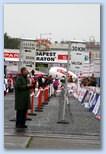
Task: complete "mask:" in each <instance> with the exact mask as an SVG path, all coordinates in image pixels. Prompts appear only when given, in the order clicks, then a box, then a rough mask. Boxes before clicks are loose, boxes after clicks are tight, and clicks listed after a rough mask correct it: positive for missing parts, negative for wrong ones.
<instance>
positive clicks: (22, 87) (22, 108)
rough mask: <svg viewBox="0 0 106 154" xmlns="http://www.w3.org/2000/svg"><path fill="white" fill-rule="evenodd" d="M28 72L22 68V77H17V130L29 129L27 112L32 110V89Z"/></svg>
mask: <svg viewBox="0 0 106 154" xmlns="http://www.w3.org/2000/svg"><path fill="white" fill-rule="evenodd" d="M27 75H28V70H27V69H26V68H25V67H22V68H21V75H20V76H19V77H17V79H16V84H15V110H16V128H27V126H26V125H25V122H26V114H27V110H28V109H29V108H30V88H32V86H31V84H30V82H29V80H28V77H27Z"/></svg>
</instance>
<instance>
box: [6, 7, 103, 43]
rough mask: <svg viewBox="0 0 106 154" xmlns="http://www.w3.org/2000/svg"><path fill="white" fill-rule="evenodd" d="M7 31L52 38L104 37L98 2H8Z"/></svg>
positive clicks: (14, 35) (79, 38)
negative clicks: (101, 29) (101, 35)
mask: <svg viewBox="0 0 106 154" xmlns="http://www.w3.org/2000/svg"><path fill="white" fill-rule="evenodd" d="M4 32H7V33H8V35H10V36H12V37H20V38H30V39H36V38H39V37H41V38H49V39H51V40H52V41H54V40H57V41H62V40H72V39H77V40H89V37H90V38H92V36H94V37H95V39H96V41H100V6H99V5H97V4H89V5H87V4H85V5H82V4H6V5H5V6H4Z"/></svg>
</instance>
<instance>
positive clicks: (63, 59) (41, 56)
mask: <svg viewBox="0 0 106 154" xmlns="http://www.w3.org/2000/svg"><path fill="white" fill-rule="evenodd" d="M67 59H68V51H36V62H39V63H67Z"/></svg>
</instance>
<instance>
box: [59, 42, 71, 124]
mask: <svg viewBox="0 0 106 154" xmlns="http://www.w3.org/2000/svg"><path fill="white" fill-rule="evenodd" d="M70 51H71V43H69V49H68V59H67V68H66V70H67V71H66V79H65V93H64V104H63V115H62V121H60V122H59V123H64V124H68V123H69V122H68V121H66V120H65V114H66V105H67V104H68V86H67V84H68V79H67V75H68V71H69V64H70Z"/></svg>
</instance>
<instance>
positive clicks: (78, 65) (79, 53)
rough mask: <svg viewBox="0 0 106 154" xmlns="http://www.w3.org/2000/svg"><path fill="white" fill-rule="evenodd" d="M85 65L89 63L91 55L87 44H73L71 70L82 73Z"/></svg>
mask: <svg viewBox="0 0 106 154" xmlns="http://www.w3.org/2000/svg"><path fill="white" fill-rule="evenodd" d="M84 63H89V53H88V52H87V50H86V44H85V43H81V42H75V43H74V42H72V43H71V70H72V71H74V72H75V73H76V74H78V73H80V72H81V70H82V67H83V64H84Z"/></svg>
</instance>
